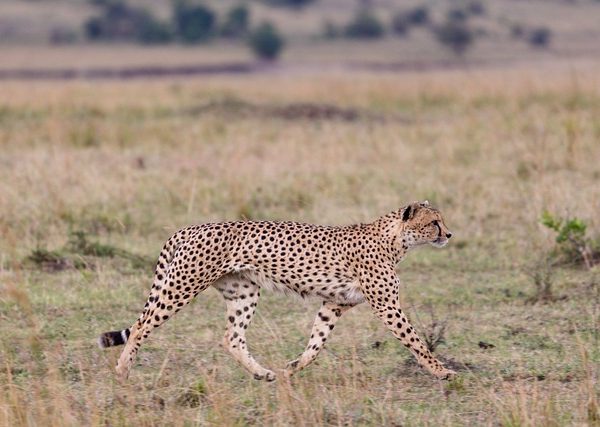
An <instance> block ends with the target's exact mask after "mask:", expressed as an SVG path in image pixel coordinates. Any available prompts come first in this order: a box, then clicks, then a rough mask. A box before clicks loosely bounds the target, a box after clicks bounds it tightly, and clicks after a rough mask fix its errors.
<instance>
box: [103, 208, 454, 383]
mask: <svg viewBox="0 0 600 427" xmlns="http://www.w3.org/2000/svg"><path fill="white" fill-rule="evenodd" d="M451 236H452V234H451V233H450V232H449V231H448V229H447V228H446V225H445V224H444V220H443V219H442V216H441V214H440V212H439V211H438V210H436V209H434V208H432V207H431V206H429V203H428V202H426V201H425V202H421V203H419V202H415V203H411V204H410V205H407V206H405V207H403V208H401V209H400V210H398V211H394V212H391V213H389V214H387V215H384V216H382V217H380V218H378V219H377V220H375V221H374V222H372V223H370V224H358V225H350V226H339V227H334V226H321V225H312V224H301V223H296V222H270V221H237V222H222V223H213V224H202V225H195V226H191V227H187V228H184V229H182V230H179V231H178V232H177V233H175V234H174V235H173V236H171V237H170V238H169V240H167V242H166V243H165V245H164V247H163V249H162V251H161V252H160V255H159V257H158V262H157V264H156V271H155V275H154V282H153V284H152V289H151V291H150V296H149V297H148V300H147V302H146V304H145V305H144V309H143V311H142V313H141V315H140V317H139V318H138V320H137V321H136V322H135V323H134V324H133V325H132V326H131V327H130V328H127V329H124V330H121V331H112V332H106V333H104V334H102V335H101V337H100V340H99V344H100V346H101V347H111V346H115V345H121V344H125V348H124V349H123V352H122V353H121V356H120V358H119V361H118V363H117V368H116V370H117V374H118V376H119V378H120V379H121V380H125V379H127V377H128V375H129V371H130V369H131V366H132V365H133V362H134V360H135V357H136V354H137V352H138V350H139V348H140V346H141V345H142V343H143V342H144V340H145V339H146V338H148V335H150V332H151V331H152V330H153V329H155V328H157V327H158V326H160V325H161V324H163V323H164V322H165V321H166V320H168V319H169V318H171V317H172V316H173V315H174V314H175V313H177V312H178V311H179V310H181V309H182V308H183V307H184V306H186V305H187V304H189V302H190V301H191V300H192V299H193V298H194V297H195V296H196V295H198V294H199V293H200V292H202V291H203V290H205V289H207V288H208V287H209V286H213V287H215V288H216V289H217V290H218V291H220V292H221V294H222V295H223V298H224V299H225V303H226V306H227V314H226V317H227V329H226V332H225V336H224V337H223V347H224V348H225V349H226V350H227V351H228V352H229V353H230V354H231V355H232V356H233V357H234V358H235V359H236V360H237V361H238V362H239V363H240V364H241V365H242V366H243V367H244V368H246V369H247V370H248V371H249V372H250V373H251V374H253V376H254V378H256V379H258V380H266V381H273V380H275V377H276V376H275V373H274V372H273V371H270V370H268V369H265V368H263V367H262V366H261V365H260V364H259V363H258V362H257V361H256V360H255V359H254V357H253V356H252V355H251V354H250V352H249V351H248V346H247V343H246V329H247V328H248V326H249V325H250V322H251V321H252V317H253V315H254V310H255V309H256V305H257V303H258V299H259V297H260V292H261V290H262V289H265V288H266V289H275V290H283V291H288V292H295V293H297V294H299V295H301V296H302V297H308V296H312V297H317V298H320V299H321V300H322V301H323V305H322V306H321V308H320V309H319V311H318V313H317V315H316V317H315V321H314V324H313V327H312V332H311V335H310V339H309V341H308V344H307V346H306V348H305V350H304V352H303V353H302V354H300V355H299V356H298V358H297V359H295V360H293V361H291V362H289V363H288V364H287V366H286V368H285V369H284V371H283V373H284V375H285V376H286V377H289V376H291V375H293V374H294V373H296V372H298V371H300V370H302V369H304V368H305V367H306V366H308V365H309V364H310V363H311V362H312V361H313V360H315V358H316V357H317V355H318V354H319V352H320V351H321V349H322V348H323V346H324V345H325V342H326V341H327V338H328V336H329V334H330V333H331V331H332V330H333V328H334V326H335V324H336V322H337V321H338V320H339V319H340V317H341V316H342V314H344V313H345V312H346V311H348V310H350V309H351V308H352V307H354V306H355V305H358V304H361V303H363V302H365V301H366V302H367V303H368V304H369V305H370V306H371V308H372V310H373V312H374V313H375V315H376V316H377V317H378V318H379V319H381V320H382V322H383V323H384V324H385V326H386V327H387V328H389V329H390V331H391V332H392V334H393V335H394V336H395V337H396V338H398V339H399V340H400V342H401V343H402V344H404V346H406V347H407V348H408V349H409V350H410V351H411V352H412V353H413V355H414V356H415V357H416V358H417V360H418V362H419V363H420V364H421V365H422V366H424V367H425V368H426V369H427V370H429V371H430V372H431V373H432V374H433V375H435V376H436V377H437V378H440V379H449V378H451V377H452V376H453V375H455V372H454V371H452V370H449V369H446V368H444V366H443V365H442V364H441V363H440V362H439V361H438V360H437V359H436V358H435V357H434V356H433V355H432V354H431V353H430V351H429V350H428V349H427V347H426V346H425V345H424V344H423V342H422V341H421V339H420V338H419V337H418V335H417V333H416V331H415V329H414V327H413V326H411V324H410V323H409V321H408V319H407V317H406V315H405V314H404V312H403V311H402V309H401V308H400V306H399V303H398V289H399V279H398V277H397V275H396V271H395V267H396V264H398V263H399V262H400V261H401V260H402V259H403V258H404V257H405V256H406V254H407V252H408V251H409V250H410V249H412V248H414V247H416V246H420V245H424V244H427V243H429V244H431V245H433V246H436V247H442V246H445V245H446V243H447V242H448V240H449V239H450V237H451Z"/></svg>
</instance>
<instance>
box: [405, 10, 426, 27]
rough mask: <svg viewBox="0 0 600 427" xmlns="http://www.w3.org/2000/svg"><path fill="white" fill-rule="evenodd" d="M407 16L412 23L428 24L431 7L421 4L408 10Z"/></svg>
mask: <svg viewBox="0 0 600 427" xmlns="http://www.w3.org/2000/svg"><path fill="white" fill-rule="evenodd" d="M406 18H407V20H408V22H410V23H411V24H412V25H426V24H428V23H429V9H427V7H426V6H419V7H416V8H414V9H411V10H409V11H408V12H406Z"/></svg>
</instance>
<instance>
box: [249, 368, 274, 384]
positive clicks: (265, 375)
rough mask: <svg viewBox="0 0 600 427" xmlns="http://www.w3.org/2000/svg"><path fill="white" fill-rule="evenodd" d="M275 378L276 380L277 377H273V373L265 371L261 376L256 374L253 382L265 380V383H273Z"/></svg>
mask: <svg viewBox="0 0 600 427" xmlns="http://www.w3.org/2000/svg"><path fill="white" fill-rule="evenodd" d="M276 378H277V375H275V373H274V372H273V371H267V370H265V372H264V373H262V374H258V373H256V374H254V379H255V380H265V381H267V382H271V381H275V379H276Z"/></svg>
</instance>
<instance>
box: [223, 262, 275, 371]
mask: <svg viewBox="0 0 600 427" xmlns="http://www.w3.org/2000/svg"><path fill="white" fill-rule="evenodd" d="M214 287H215V288H217V289H218V290H219V291H220V292H221V294H222V295H223V298H225V303H226V305H227V330H226V332H225V336H224V337H223V347H224V348H225V350H227V351H228V352H229V353H230V354H231V355H232V356H233V357H234V359H235V360H237V361H238V362H239V363H240V364H241V365H242V366H243V367H244V368H245V369H246V370H247V371H248V372H250V373H251V374H253V375H254V379H257V380H266V381H274V380H275V373H274V372H273V371H270V370H268V369H265V368H263V367H262V366H261V365H260V364H259V363H258V362H257V361H256V360H255V359H254V357H252V355H251V354H250V351H249V350H248V346H247V343H246V329H247V328H248V326H249V325H250V322H252V317H253V316H254V310H255V309H256V304H257V303H258V298H259V297H260V287H259V286H258V285H257V284H256V283H254V282H252V281H251V280H249V279H247V278H244V277H241V276H239V275H235V274H232V275H228V276H225V277H223V278H221V279H219V280H218V281H217V282H216V283H215V284H214Z"/></svg>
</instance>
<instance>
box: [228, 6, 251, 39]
mask: <svg viewBox="0 0 600 427" xmlns="http://www.w3.org/2000/svg"><path fill="white" fill-rule="evenodd" d="M249 21H250V11H249V10H248V7H247V6H246V5H238V6H234V7H232V8H231V9H230V10H229V12H227V16H226V18H225V22H224V23H223V25H222V27H221V35H222V36H223V37H229V38H240V37H243V36H245V35H247V34H248V24H249Z"/></svg>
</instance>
